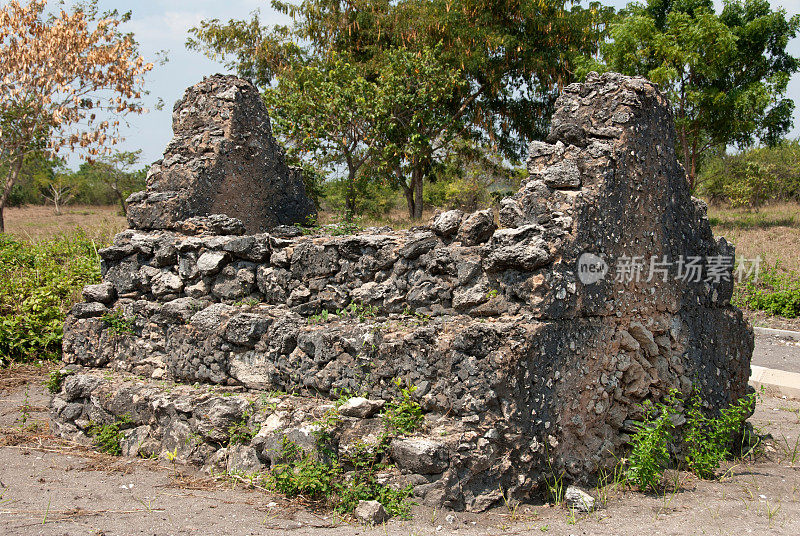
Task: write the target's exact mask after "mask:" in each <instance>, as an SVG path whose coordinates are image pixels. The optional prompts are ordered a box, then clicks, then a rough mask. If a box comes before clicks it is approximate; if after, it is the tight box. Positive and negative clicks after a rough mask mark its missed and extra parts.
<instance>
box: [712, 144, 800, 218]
mask: <svg viewBox="0 0 800 536" xmlns="http://www.w3.org/2000/svg"><path fill="white" fill-rule="evenodd" d="M698 182H699V184H700V187H699V193H700V194H701V195H702V196H703V197H706V198H708V199H710V200H711V201H713V202H727V203H730V204H731V205H732V206H734V207H751V208H757V207H758V206H759V205H761V204H763V203H764V202H766V201H769V200H783V201H800V141H798V140H792V141H788V140H787V141H785V142H783V143H782V144H780V145H778V146H777V147H759V148H756V149H751V150H749V151H744V152H742V153H740V154H736V155H722V156H718V157H716V158H712V159H711V160H709V161H708V162H707V163H705V164H704V166H703V169H702V171H701V173H700V176H699V181H698Z"/></svg>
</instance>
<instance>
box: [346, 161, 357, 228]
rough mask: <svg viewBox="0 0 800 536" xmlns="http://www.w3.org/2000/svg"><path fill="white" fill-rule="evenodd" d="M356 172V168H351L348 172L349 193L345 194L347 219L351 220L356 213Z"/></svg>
mask: <svg viewBox="0 0 800 536" xmlns="http://www.w3.org/2000/svg"><path fill="white" fill-rule="evenodd" d="M355 175H356V173H355V170H352V169H351V170H349V171H348V173H347V193H346V194H345V202H344V203H345V210H346V211H347V215H346V219H347V221H350V220H352V219H353V216H355V214H356V176H355Z"/></svg>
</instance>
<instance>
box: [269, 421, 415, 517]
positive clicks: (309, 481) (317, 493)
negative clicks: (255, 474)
mask: <svg viewBox="0 0 800 536" xmlns="http://www.w3.org/2000/svg"><path fill="white" fill-rule="evenodd" d="M388 444H389V440H388V436H382V437H381V438H380V439H379V441H378V444H377V445H373V446H371V447H369V446H366V445H362V448H359V447H358V446H357V448H356V449H355V451H354V452H353V453H352V454H350V455H348V456H347V457H346V459H344V460H341V461H332V462H325V461H322V460H318V459H316V458H314V457H313V456H310V455H307V454H305V453H304V452H303V450H302V449H301V448H300V447H299V446H298V445H297V444H296V443H294V442H293V441H291V440H289V439H287V438H286V437H283V438H282V441H281V460H283V461H282V463H280V464H277V465H276V466H274V467H273V468H272V469H271V470H270V472H269V473H268V474H267V475H266V478H265V487H267V488H268V489H272V490H274V491H278V492H280V493H283V494H284V495H287V496H289V497H296V496H299V495H302V496H303V497H305V498H307V499H311V500H315V501H320V502H323V503H326V504H327V505H329V506H330V507H332V508H333V510H334V511H335V512H337V513H348V512H352V511H353V510H354V509H355V507H356V506H357V505H358V501H361V500H375V501H378V502H380V503H381V504H382V505H383V507H384V508H385V509H386V511H387V512H388V513H389V514H390V515H397V516H400V517H404V518H405V517H408V515H409V513H410V509H411V505H412V502H411V500H410V497H411V494H412V488H411V486H409V487H407V488H403V489H393V488H390V487H387V486H384V485H382V484H380V483H378V481H377V477H376V472H377V471H378V470H380V469H384V468H386V465H385V463H384V462H383V460H384V459H385V451H386V448H388ZM342 462H343V463H344V464H346V465H348V466H350V467H353V468H354V470H353V471H349V472H348V473H347V477H346V478H345V471H344V469H343V465H342Z"/></svg>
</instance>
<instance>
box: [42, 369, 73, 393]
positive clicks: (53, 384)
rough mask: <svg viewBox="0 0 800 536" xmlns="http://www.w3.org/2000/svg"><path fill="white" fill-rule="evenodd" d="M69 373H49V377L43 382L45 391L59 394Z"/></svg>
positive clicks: (57, 371) (58, 371)
mask: <svg viewBox="0 0 800 536" xmlns="http://www.w3.org/2000/svg"><path fill="white" fill-rule="evenodd" d="M69 374H70V373H69V372H67V373H66V374H62V373H61V371H60V370H54V371H52V372H51V373H50V377H49V378H48V379H47V381H45V382H44V386H45V387H47V390H48V391H50V392H51V393H53V394H56V393H59V392H61V386H62V385H63V384H64V378H66V377H67V376H69Z"/></svg>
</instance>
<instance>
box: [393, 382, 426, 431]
mask: <svg viewBox="0 0 800 536" xmlns="http://www.w3.org/2000/svg"><path fill="white" fill-rule="evenodd" d="M394 383H395V385H397V388H398V389H400V399H399V400H398V399H395V400H393V401H391V402H389V403H388V404H386V411H384V413H383V422H384V423H385V424H386V426H388V427H389V428H391V429H393V430H396V431H398V432H400V433H401V434H410V433H413V432H415V431H417V430H418V429H419V428H420V426H422V423H423V421H424V419H425V418H424V417H423V415H422V406H420V405H419V403H418V402H417V401H416V400H414V399H413V398H412V396H411V395H412V394H413V393H414V391H416V390H417V387H416V385H412V386H410V387H401V385H402V382H401V381H400V380H399V379H396V380H395V382H394Z"/></svg>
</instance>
